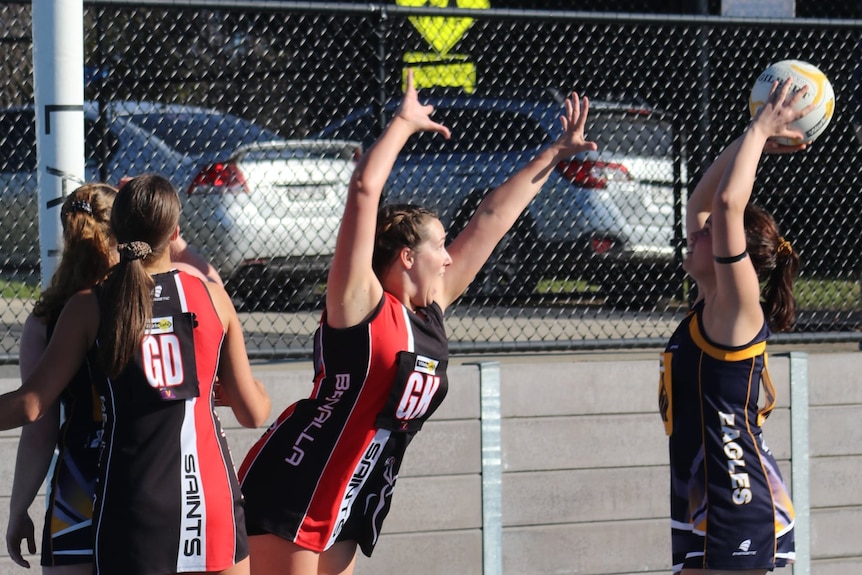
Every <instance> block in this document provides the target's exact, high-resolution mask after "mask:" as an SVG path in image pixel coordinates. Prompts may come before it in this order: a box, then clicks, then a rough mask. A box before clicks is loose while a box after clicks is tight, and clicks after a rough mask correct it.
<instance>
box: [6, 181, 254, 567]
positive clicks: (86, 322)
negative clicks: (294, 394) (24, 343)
mask: <svg viewBox="0 0 862 575" xmlns="http://www.w3.org/2000/svg"><path fill="white" fill-rule="evenodd" d="M179 215H180V202H179V197H178V196H177V193H176V190H175V189H174V188H173V186H171V184H170V182H168V181H167V180H166V179H164V178H162V177H160V176H155V175H144V176H138V177H136V178H133V179H132V180H131V181H129V182H128V183H126V184H125V185H124V186H123V188H122V189H121V190H120V191H119V192H118V194H117V197H116V200H115V201H114V206H113V210H112V213H111V227H112V229H113V232H114V236H115V237H116V239H117V241H118V244H117V250H118V253H119V256H120V261H119V263H117V264H116V265H115V266H114V268H113V270H112V271H111V273H110V274H109V275H108V276H107V278H106V279H105V280H104V281H103V282H102V283H100V284H99V285H98V286H97V288H95V289H90V290H84V291H81V292H78V293H77V294H75V295H74V296H72V297H71V298H70V299H69V301H68V303H67V304H66V305H65V307H64V308H63V312H62V313H61V314H60V317H59V319H58V320H57V324H56V329H55V331H54V334H53V336H52V337H51V340H50V342H49V343H48V347H47V349H46V350H45V353H44V354H43V358H46V359H43V360H41V361H40V362H39V363H38V365H36V366H35V368H34V370H33V372H32V373H31V374H30V375H29V376H28V377H27V378H26V379H25V381H24V382H23V384H22V386H21V388H19V389H18V390H16V391H14V392H11V393H8V394H5V395H4V396H2V397H0V428H9V427H14V426H17V425H22V424H24V423H28V422H31V421H33V420H36V419H38V417H39V416H40V415H42V414H43V413H44V412H45V411H46V410H47V406H50V405H51V404H52V403H53V402H54V401H55V400H56V398H57V397H58V396H59V395H60V393H61V391H62V389H63V387H64V386H65V384H66V382H67V381H69V379H70V378H71V377H72V376H73V375H74V373H75V372H76V371H77V369H78V367H79V366H80V365H81V364H82V363H83V362H84V361H86V362H87V363H88V365H89V369H90V373H91V377H92V378H93V380H94V384H95V386H96V388H97V389H98V391H99V392H100V393H101V394H102V398H103V406H104V413H105V428H104V432H103V434H102V439H103V447H102V453H101V457H100V464H99V480H98V486H97V489H96V506H95V509H94V513H93V521H94V527H93V530H94V532H95V549H94V554H95V573H97V574H110V575H113V574H115V573H123V574H130V575H165V574H169V573H177V572H212V573H216V572H217V573H222V574H224V575H244V574H247V573H248V572H249V561H248V550H247V539H246V535H245V529H244V521H243V517H242V505H241V493H240V491H239V484H238V482H237V480H236V476H235V473H234V469H233V465H232V463H231V460H230V455H229V452H228V449H227V444H226V441H225V437H224V434H223V433H222V430H221V426H220V424H219V422H218V417H217V415H216V412H215V410H214V405H215V399H216V395H215V392H214V386H215V384H216V378H218V383H219V386H220V390H221V394H220V395H219V396H218V397H219V398H221V399H220V401H222V402H223V403H224V404H226V405H229V406H230V407H231V408H232V410H233V412H234V414H235V415H236V417H237V420H238V421H239V423H240V424H241V425H244V426H247V427H256V426H259V425H261V424H262V423H263V421H264V420H265V419H266V417H268V415H269V407H270V405H269V398H268V396H267V395H266V392H265V390H264V389H263V387H262V386H261V384H260V382H258V381H257V380H255V379H254V377H253V376H252V373H251V366H250V365H249V362H248V357H247V355H246V352H245V343H244V339H243V335H242V329H241V327H240V324H239V318H238V317H237V315H236V312H235V311H234V309H233V305H232V304H231V301H230V297H229V296H228V295H227V292H225V290H224V288H222V287H221V286H220V285H217V284H215V283H209V282H204V281H203V280H202V279H200V278H197V277H192V276H190V275H188V274H186V273H185V272H181V271H176V270H172V267H173V265H172V262H171V258H170V252H169V249H168V247H169V243H170V241H172V240H174V239H176V238H177V236H178V233H179V227H178V224H179Z"/></svg>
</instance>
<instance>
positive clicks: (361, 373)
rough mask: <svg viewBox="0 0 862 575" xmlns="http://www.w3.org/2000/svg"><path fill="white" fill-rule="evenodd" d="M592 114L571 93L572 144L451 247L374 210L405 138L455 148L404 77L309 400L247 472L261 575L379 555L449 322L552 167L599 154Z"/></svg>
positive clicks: (481, 214) (352, 202) (344, 242)
mask: <svg viewBox="0 0 862 575" xmlns="http://www.w3.org/2000/svg"><path fill="white" fill-rule="evenodd" d="M587 109H588V102H587V100H586V99H584V100H583V101H581V100H580V98H578V96H577V95H576V94H572V98H571V99H570V100H568V101H567V102H566V110H565V113H564V114H563V116H562V118H561V120H562V124H563V128H564V130H563V132H564V133H563V135H562V136H561V137H560V138H559V139H558V140H557V141H556V142H554V143H553V144H551V145H550V146H549V147H548V148H547V149H545V150H543V151H542V152H540V153H539V155H538V156H537V157H536V158H535V159H534V160H533V161H532V162H530V163H529V164H527V166H526V167H524V168H523V169H522V170H521V171H519V172H518V173H517V174H515V175H514V176H513V177H512V178H510V179H509V180H508V181H507V182H506V183H504V184H503V185H502V186H500V187H499V188H497V189H495V190H494V191H492V192H491V193H490V194H488V196H487V197H486V198H485V199H484V200H483V202H482V203H481V204H480V205H479V207H478V208H477V210H476V213H475V215H474V216H473V217H472V218H471V220H470V222H469V223H468V225H467V227H466V228H464V231H463V232H461V234H459V235H458V237H457V238H455V240H454V241H453V242H452V243H451V244H450V245H449V246H448V247H447V246H446V233H445V230H444V229H443V224H442V223H441V222H440V220H439V219H438V218H437V217H436V215H435V214H434V213H432V212H430V211H428V210H425V209H422V208H420V207H418V206H413V205H398V206H385V207H383V208H380V206H379V204H380V196H381V194H382V192H383V186H384V184H385V182H386V179H387V178H388V177H389V173H390V171H391V169H392V165H393V162H394V161H395V158H396V156H397V154H398V153H399V151H400V150H401V148H402V147H403V146H404V144H405V143H406V142H407V140H408V138H409V137H410V136H411V135H413V134H415V133H417V132H425V131H428V132H437V133H440V134H442V135H444V136H445V137H448V136H449V130H448V129H447V128H446V127H445V126H442V125H441V124H438V123H436V122H434V121H433V120H432V119H431V117H430V114H431V112H432V108H431V107H430V106H423V105H421V104H420V103H419V100H418V94H417V92H416V90H415V89H414V88H413V75H412V72H409V71H408V73H407V91H406V93H405V95H404V99H403V101H402V103H401V107H400V108H399V109H398V111H397V112H396V114H395V117H394V118H393V119H392V121H391V122H390V124H389V126H388V127H387V128H386V130H385V131H384V133H383V135H381V137H380V139H378V140H377V142H375V143H374V145H373V146H371V148H369V150H368V151H367V152H366V153H365V154H364V155H363V156H362V158H361V159H360V161H359V163H358V165H357V166H356V170H355V171H354V174H353V178H352V179H351V182H350V188H349V190H348V194H347V205H346V206H345V210H344V218H343V219H342V222H341V229H340V230H339V233H338V240H337V242H336V247H335V254H334V256H333V260H332V265H331V266H330V272H329V279H328V282H327V285H326V309H325V311H324V314H323V317H322V318H321V322H320V327H319V328H318V331H317V334H316V339H315V350H314V357H315V378H314V389H313V391H312V394H311V397H310V398H308V399H306V400H303V401H299V402H297V403H295V404H293V405H291V406H289V407H288V408H287V409H286V410H285V411H284V413H282V414H281V416H280V417H279V418H278V420H277V421H276V423H275V424H274V425H273V426H272V427H271V428H270V429H269V430H268V431H267V432H266V433H265V434H264V435H263V437H262V438H261V439H260V441H258V442H257V444H256V445H255V446H254V447H252V449H251V451H250V452H249V454H248V455H247V456H246V459H245V461H244V462H243V464H242V466H241V468H240V473H239V475H240V481H241V483H242V489H243V493H244V494H245V497H246V512H247V513H246V517H247V521H248V529H249V547H250V550H251V563H252V570H253V571H254V573H255V575H275V574H279V575H281V574H289V575H316V574H318V573H324V572H325V573H328V574H335V573H338V574H340V575H349V574H350V573H352V571H353V567H354V564H355V559H356V549H357V546H358V547H359V548H361V549H362V551H363V553H365V554H366V555H371V553H372V550H373V549H374V545H375V543H376V542H377V540H378V536H379V535H380V530H381V527H382V523H383V519H384V518H385V517H386V513H387V512H388V510H389V505H390V502H391V498H392V492H393V489H394V487H395V481H396V479H397V476H398V471H399V468H400V466H401V460H402V458H403V456H404V451H405V449H406V448H407V445H408V444H409V443H410V440H411V439H412V437H413V436H414V435H415V433H416V432H417V431H419V429H420V428H421V427H422V424H423V422H424V421H425V420H426V419H427V418H428V417H429V416H430V415H431V414H432V413H433V412H434V410H435V409H436V408H437V406H438V405H439V404H440V402H441V401H442V400H443V396H444V395H445V393H446V388H447V385H448V384H447V381H446V364H447V362H448V357H449V353H448V345H447V342H446V334H445V330H444V327H443V314H444V312H445V310H446V308H447V307H448V306H449V305H450V304H452V302H454V301H455V300H456V299H457V298H458V297H459V296H460V295H461V294H462V293H463V292H464V290H465V289H466V288H467V286H468V284H469V283H470V281H472V279H473V278H474V277H475V276H476V274H477V273H478V271H479V269H480V268H481V267H482V265H483V264H484V263H485V261H486V260H487V259H488V256H489V255H490V254H491V252H492V251H493V249H494V247H495V246H496V245H497V243H498V242H499V241H500V239H501V238H502V237H503V235H504V234H505V233H506V232H507V231H508V230H509V228H511V226H512V225H513V224H514V223H515V220H516V219H517V218H518V216H519V215H520V214H521V212H522V211H523V210H524V208H525V207H526V206H527V204H528V203H529V201H530V200H531V199H532V198H533V197H534V196H535V195H536V194H537V193H538V192H539V190H540V188H541V187H542V184H543V183H544V182H545V181H546V180H547V178H548V174H549V173H550V172H551V170H553V168H554V166H556V165H557V163H559V162H560V161H562V160H563V159H565V158H567V157H570V156H572V155H574V154H577V153H578V152H583V151H586V150H594V149H596V145H595V144H594V143H592V142H587V141H585V140H584V123H585V121H586V116H587Z"/></svg>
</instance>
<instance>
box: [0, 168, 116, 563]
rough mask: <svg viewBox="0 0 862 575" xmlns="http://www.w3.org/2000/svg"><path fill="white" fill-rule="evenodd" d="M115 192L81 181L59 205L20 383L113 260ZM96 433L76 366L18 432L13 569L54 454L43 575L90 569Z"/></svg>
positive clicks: (88, 391)
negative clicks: (52, 259) (46, 280)
mask: <svg viewBox="0 0 862 575" xmlns="http://www.w3.org/2000/svg"><path fill="white" fill-rule="evenodd" d="M116 193H117V192H116V190H115V189H114V188H112V187H111V186H108V185H105V184H85V185H83V186H81V187H79V188H77V189H76V190H74V191H73V192H72V193H71V194H70V195H69V196H68V197H67V198H66V200H65V201H64V202H63V206H62V208H61V209H60V221H61V223H62V225H63V255H62V258H61V259H60V262H59V264H58V265H57V270H56V271H55V272H54V274H53V276H52V277H51V282H50V284H49V286H48V287H47V289H46V290H45V291H44V292H43V293H42V295H41V296H40V297H39V300H38V301H37V302H36V305H35V307H34V308H33V313H31V314H30V316H29V317H28V318H27V321H26V322H25V324H24V330H23V332H22V335H21V345H20V350H21V353H20V362H19V365H20V371H21V378H22V381H23V380H24V379H26V378H27V377H28V376H29V375H30V373H32V371H33V369H34V368H35V366H36V364H37V363H38V360H39V358H40V357H41V356H42V354H43V352H44V351H45V348H46V347H47V345H48V341H49V340H50V339H51V337H52V335H53V331H54V327H55V324H56V321H57V318H58V317H59V315H60V312H61V311H62V309H63V306H64V305H65V304H66V302H67V301H68V300H69V298H70V297H71V296H72V295H73V294H75V293H76V292H78V291H79V290H81V289H84V288H89V287H92V286H93V285H95V284H96V282H98V281H100V280H101V279H103V278H104V277H105V274H106V273H107V272H108V269H109V268H110V266H111V265H112V264H113V262H114V261H115V259H116V258H115V257H114V254H113V236H112V234H111V230H110V216H111V206H112V205H113V202H114V197H115V196H116ZM61 413H62V416H61ZM101 430H102V412H101V403H100V402H99V398H98V395H97V394H96V393H95V392H94V390H93V387H92V383H91V381H90V374H89V371H88V370H87V368H86V366H82V367H81V368H80V369H79V370H78V371H77V372H76V373H75V374H74V376H73V377H72V378H71V380H70V381H69V382H68V385H67V386H66V387H65V389H63V392H62V394H61V396H60V401H59V402H56V403H55V404H54V406H52V407H51V409H50V410H49V412H48V413H47V414H46V415H45V416H44V417H43V418H42V419H40V420H39V421H38V422H36V423H34V424H33V425H28V426H26V427H25V428H24V429H23V430H22V431H21V439H20V441H19V443H18V457H17V462H16V465H15V477H14V480H13V487H12V495H11V497H10V500H9V525H8V528H7V531H6V547H7V549H8V551H9V555H10V557H11V558H12V559H13V560H14V561H15V562H16V563H18V564H19V565H22V566H25V567H29V562H28V561H26V560H25V559H24V558H23V556H22V554H21V542H22V541H23V540H24V539H27V541H28V547H29V548H30V549H34V548H35V543H36V542H35V532H34V526H33V522H32V521H31V520H30V517H29V515H28V513H27V508H28V507H29V506H30V504H31V503H32V502H33V499H34V498H35V496H36V493H37V491H38V489H39V487H40V486H41V485H42V483H43V481H44V480H45V476H46V474H47V473H48V469H49V467H50V465H51V461H52V458H53V456H54V450H55V449H56V450H57V458H56V460H55V461H54V465H53V471H52V473H51V474H50V476H49V477H48V486H47V489H46V499H47V501H46V506H45V520H44V523H43V532H42V558H41V563H42V567H43V571H44V572H45V573H53V572H54V571H55V569H54V568H55V567H59V568H60V569H59V570H60V571H62V572H63V573H65V574H67V575H69V574H71V573H79V574H81V575H89V574H90V573H91V572H92V569H93V542H92V530H91V524H92V515H93V495H94V493H95V485H96V476H97V473H98V461H99V444H100V435H101Z"/></svg>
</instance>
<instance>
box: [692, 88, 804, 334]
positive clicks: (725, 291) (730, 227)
mask: <svg viewBox="0 0 862 575" xmlns="http://www.w3.org/2000/svg"><path fill="white" fill-rule="evenodd" d="M790 89H791V84H790V82H789V81H786V82H784V83H783V84H781V85H779V84H777V83H776V84H774V85H773V88H772V92H771V93H770V96H769V99H768V100H767V102H766V104H765V105H764V106H763V107H762V108H761V109H760V110H759V111H758V113H757V114H756V115H755V117H754V119H753V120H752V122H751V124H750V125H749V127H748V129H746V131H745V132H744V133H743V135H742V137H741V138H740V139H739V140H738V142H739V143H738V146H736V150H735V153H732V155H731V157H730V158H729V160H728V164H727V168H726V169H725V171H724V174H723V175H722V178H721V180H720V182H719V184H718V188H717V190H716V193H715V195H714V197H713V200H712V214H711V218H712V219H711V225H712V228H711V235H712V253H713V256H714V257H715V259H716V262H715V264H714V266H715V276H716V285H715V298H714V302H713V303H712V305H711V306H710V307H711V310H709V311H710V313H709V314H708V315H707V316H705V321H706V323H707V327H708V329H709V333H710V335H711V336H712V337H715V338H717V340H718V341H720V342H729V343H737V342H739V341H747V339H748V337H749V336H753V335H754V334H755V333H756V332H757V330H758V329H760V325H761V324H762V321H763V311H762V308H761V305H760V282H759V281H758V277H757V273H756V271H755V269H754V266H753V265H752V263H751V260H750V258H747V257H743V258H742V259H739V260H738V261H737V260H736V257H737V256H741V255H742V254H744V253H745V252H746V237H745V226H744V214H745V207H746V205H748V202H749V199H750V198H751V192H752V188H753V186H754V180H755V176H756V173H757V166H758V164H759V162H760V158H761V155H762V153H763V151H764V149H765V148H767V147H770V144H771V142H770V138H775V137H786V138H797V139H801V137H802V134H800V133H799V132H797V131H794V130H791V129H790V127H789V125H790V123H792V122H793V121H795V120H797V119H799V118H801V117H802V116H804V115H805V114H806V113H808V112H809V111H810V109H811V107H810V106H809V107H807V108H805V109H802V110H796V109H795V107H796V105H797V104H798V103H799V101H800V99H801V98H802V96H803V94H804V91H805V88H803V89H802V90H798V91H796V92H795V93H790ZM802 148H804V146H797V147H795V148H792V149H802Z"/></svg>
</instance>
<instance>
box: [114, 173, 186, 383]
mask: <svg viewBox="0 0 862 575" xmlns="http://www.w3.org/2000/svg"><path fill="white" fill-rule="evenodd" d="M179 221H180V199H179V196H178V195H177V192H176V190H175V189H174V187H173V186H172V185H171V183H170V182H169V181H168V180H166V179H165V178H163V177H161V176H157V175H149V174H148V175H143V176H138V177H136V178H132V179H131V180H130V181H129V182H127V183H126V184H125V185H123V187H122V188H120V191H119V193H118V194H117V199H116V200H115V201H114V209H113V211H112V213H111V227H112V229H113V230H114V235H115V236H116V238H117V251H118V252H119V254H120V263H119V264H117V265H116V266H114V269H113V270H112V271H111V273H110V274H109V275H108V277H107V279H106V280H105V281H104V283H103V285H102V288H101V292H100V296H99V318H100V319H99V357H100V360H101V363H102V367H103V369H104V370H105V373H107V374H108V376H109V377H117V376H118V375H119V374H120V373H121V372H122V371H123V370H124V369H125V367H126V365H127V364H128V363H129V362H130V361H132V359H133V358H134V356H135V353H136V351H137V350H138V348H139V347H140V345H141V340H142V339H143V337H144V334H145V330H146V327H147V325H148V324H149V322H150V321H151V319H152V315H153V308H152V305H153V296H152V293H153V289H154V287H155V283H154V282H153V279H152V278H151V277H150V275H149V273H148V272H147V270H146V268H145V267H144V264H146V263H147V261H149V260H150V259H152V258H157V257H160V256H161V254H162V253H164V251H165V250H166V249H168V246H169V244H170V238H171V236H172V235H173V233H174V231H175V230H176V229H177V226H178V225H179Z"/></svg>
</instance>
